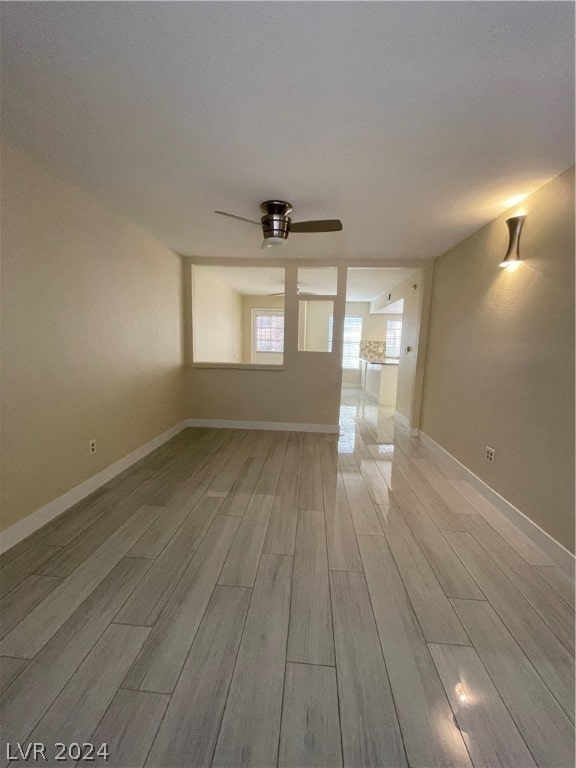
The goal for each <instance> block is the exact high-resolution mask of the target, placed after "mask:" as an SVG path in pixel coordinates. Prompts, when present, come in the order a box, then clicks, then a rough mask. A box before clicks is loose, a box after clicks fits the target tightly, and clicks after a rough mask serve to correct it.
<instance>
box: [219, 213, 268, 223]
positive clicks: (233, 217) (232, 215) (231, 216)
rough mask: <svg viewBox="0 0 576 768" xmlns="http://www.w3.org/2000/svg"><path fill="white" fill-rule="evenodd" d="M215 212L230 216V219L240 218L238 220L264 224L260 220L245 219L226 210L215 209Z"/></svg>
mask: <svg viewBox="0 0 576 768" xmlns="http://www.w3.org/2000/svg"><path fill="white" fill-rule="evenodd" d="M214 213H219V214H220V216H228V218H230V219H238V221H247V222H248V224H256V225H257V226H259V227H261V226H262V224H261V223H260V222H259V221H253V220H252V219H245V218H244V217H243V216H234V214H233V213H226V211H214Z"/></svg>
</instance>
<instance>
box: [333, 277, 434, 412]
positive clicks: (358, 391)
mask: <svg viewBox="0 0 576 768" xmlns="http://www.w3.org/2000/svg"><path fill="white" fill-rule="evenodd" d="M418 273H419V270H414V269H404V268H384V267H382V268H372V267H367V268H362V267H350V268H348V271H347V287H346V315H345V321H344V345H343V355H342V390H343V391H342V395H343V398H345V399H346V401H349V400H350V397H351V396H352V395H354V399H356V400H358V399H360V400H361V401H362V402H364V403H366V404H371V405H377V406H378V407H379V408H384V409H386V412H387V414H388V415H391V414H394V413H395V412H396V411H397V406H398V400H399V397H398V395H399V382H400V386H410V382H409V381H407V377H406V375H405V374H406V373H407V372H409V368H410V365H409V362H411V360H410V361H409V360H408V358H409V357H410V355H411V353H412V350H413V347H414V345H412V346H411V345H409V344H405V341H406V338H408V334H406V333H405V327H404V313H405V305H406V304H410V302H409V301H406V297H407V296H409V295H410V294H413V293H414V291H415V290H416V289H417V287H418V284H419V283H420V280H419V279H418ZM413 286H416V289H415V288H413ZM412 303H414V302H412ZM406 348H407V350H406ZM402 374H404V376H402ZM351 390H353V391H354V392H353V391H351ZM410 396H411V392H410ZM400 400H402V398H400ZM406 418H407V419H408V418H409V415H408V414H406Z"/></svg>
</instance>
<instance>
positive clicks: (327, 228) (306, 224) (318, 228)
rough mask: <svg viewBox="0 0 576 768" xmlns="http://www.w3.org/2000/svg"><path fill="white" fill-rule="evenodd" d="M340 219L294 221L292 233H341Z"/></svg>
mask: <svg viewBox="0 0 576 768" xmlns="http://www.w3.org/2000/svg"><path fill="white" fill-rule="evenodd" d="M341 229H342V222H341V221H340V219H323V220H321V221H293V222H292V223H291V224H290V232H340V230H341Z"/></svg>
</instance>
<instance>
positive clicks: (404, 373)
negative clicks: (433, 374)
mask: <svg viewBox="0 0 576 768" xmlns="http://www.w3.org/2000/svg"><path fill="white" fill-rule="evenodd" d="M431 269H432V266H431V265H430V264H427V265H426V266H424V267H423V268H422V269H420V270H418V271H416V272H414V274H413V275H411V276H410V277H409V278H408V279H407V280H404V281H403V282H402V283H400V284H399V285H397V286H396V287H395V288H393V289H392V291H391V294H392V297H391V299H390V301H389V302H388V301H387V300H386V299H385V298H384V297H383V298H382V299H378V300H376V301H373V302H372V305H371V309H372V310H373V311H377V310H378V309H379V308H382V307H384V306H386V304H387V303H391V302H395V301H398V300H399V299H404V307H403V314H402V342H401V345H400V362H399V365H398V389H397V393H396V410H397V411H398V412H399V413H400V414H402V416H404V417H405V418H406V419H407V420H408V422H409V424H410V426H411V427H412V428H415V429H417V428H418V426H419V423H420V405H421V397H422V375H423V370H424V358H425V350H426V334H427V328H428V306H429V300H430V284H431V280H430V278H431ZM382 317H384V318H386V317H397V315H387V314H385V313H384V314H383V315H382Z"/></svg>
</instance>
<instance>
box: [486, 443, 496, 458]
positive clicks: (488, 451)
mask: <svg viewBox="0 0 576 768" xmlns="http://www.w3.org/2000/svg"><path fill="white" fill-rule="evenodd" d="M495 455H496V451H495V450H494V448H489V447H488V446H486V453H485V454H484V458H485V459H486V461H494V456H495Z"/></svg>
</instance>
